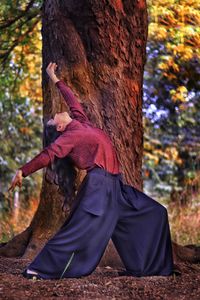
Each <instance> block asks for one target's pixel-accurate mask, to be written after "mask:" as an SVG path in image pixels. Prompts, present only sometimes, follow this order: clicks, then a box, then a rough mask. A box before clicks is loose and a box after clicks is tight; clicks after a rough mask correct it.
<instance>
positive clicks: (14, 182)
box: [8, 170, 22, 192]
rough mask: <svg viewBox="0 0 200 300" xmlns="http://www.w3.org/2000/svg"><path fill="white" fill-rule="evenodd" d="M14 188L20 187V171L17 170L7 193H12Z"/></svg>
mask: <svg viewBox="0 0 200 300" xmlns="http://www.w3.org/2000/svg"><path fill="white" fill-rule="evenodd" d="M16 186H19V187H20V188H21V187H22V170H17V172H16V174H15V176H14V177H13V179H12V182H11V185H10V187H9V189H8V191H12V192H13V191H14V189H15V187H16Z"/></svg>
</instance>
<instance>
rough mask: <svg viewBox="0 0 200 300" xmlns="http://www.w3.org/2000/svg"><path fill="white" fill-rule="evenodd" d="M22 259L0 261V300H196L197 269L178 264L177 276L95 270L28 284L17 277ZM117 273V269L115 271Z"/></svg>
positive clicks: (199, 267)
mask: <svg viewBox="0 0 200 300" xmlns="http://www.w3.org/2000/svg"><path fill="white" fill-rule="evenodd" d="M28 263H29V261H28V260H25V259H17V258H14V259H13V258H3V257H0V299H9V300H12V299H20V300H21V299H22V300H23V299H76V300H78V299H109V300H111V299H120V300H121V299H134V300H137V299H142V300H146V299H150V300H153V299H170V300H176V299H178V300H182V299H190V300H191V299H200V265H199V264H198V265H186V264H182V265H181V268H182V275H181V276H167V277H164V276H150V277H140V278H136V277H129V276H118V274H117V269H112V268H110V267H97V269H96V270H95V271H94V272H93V273H92V274H91V275H89V276H87V277H82V278H80V279H76V278H72V279H66V278H65V279H62V280H39V281H35V280H30V279H26V278H24V277H23V276H22V275H21V274H20V273H21V271H22V270H23V269H24V268H25V266H26V265H27V264H28ZM118 271H119V269H118Z"/></svg>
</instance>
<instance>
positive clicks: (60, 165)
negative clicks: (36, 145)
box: [44, 124, 77, 206]
mask: <svg viewBox="0 0 200 300" xmlns="http://www.w3.org/2000/svg"><path fill="white" fill-rule="evenodd" d="M60 134H61V132H58V131H57V130H56V126H55V125H47V124H46V125H45V126H44V144H45V145H44V146H45V147H47V146H48V145H49V144H51V143H53V142H54V141H55V139H56V138H58V137H59V136H60ZM45 177H46V180H47V181H49V182H51V183H55V184H57V185H58V186H59V191H60V192H61V193H62V194H63V195H64V197H65V200H64V205H66V204H69V206H71V203H72V201H73V198H74V196H75V191H76V183H75V181H76V177H77V171H76V169H75V166H74V163H73V161H72V159H71V158H70V157H68V156H66V157H64V158H57V157H55V159H54V162H53V163H52V164H51V165H49V166H48V167H47V171H46V176H45Z"/></svg>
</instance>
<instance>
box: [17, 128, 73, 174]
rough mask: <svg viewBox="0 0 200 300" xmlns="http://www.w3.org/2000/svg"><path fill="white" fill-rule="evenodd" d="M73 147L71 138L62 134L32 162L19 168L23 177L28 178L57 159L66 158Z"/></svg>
mask: <svg viewBox="0 0 200 300" xmlns="http://www.w3.org/2000/svg"><path fill="white" fill-rule="evenodd" d="M73 146H74V145H73V143H72V141H71V138H70V137H68V136H66V134H62V135H61V136H59V137H58V138H57V139H56V140H55V141H54V142H53V143H51V144H50V145H49V146H48V147H46V148H44V149H43V150H42V151H41V152H40V153H39V154H38V155H36V156H35V157H34V158H33V159H32V160H30V161H29V162H27V163H26V164H25V165H23V166H22V167H21V168H19V169H20V170H22V176H23V177H26V176H28V175H30V174H32V173H34V172H36V171H37V170H39V169H41V168H44V167H47V166H48V164H49V163H52V162H53V161H54V159H55V157H58V158H63V157H65V156H66V155H67V154H69V152H70V151H71V150H72V148H73Z"/></svg>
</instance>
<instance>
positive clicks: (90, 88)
mask: <svg viewBox="0 0 200 300" xmlns="http://www.w3.org/2000/svg"><path fill="white" fill-rule="evenodd" d="M147 26H148V22H147V8H146V2H145V1H144V0H138V1H137V0H132V1H128V0H107V1H106V0H102V1H99V0H79V1H75V0H68V1H64V0H60V1H57V0H46V1H44V3H43V7H42V39H43V49H42V56H43V65H42V89H43V99H44V107H43V108H44V111H43V113H44V117H46V116H47V115H50V114H54V113H55V112H56V111H60V110H65V109H66V106H65V104H64V101H63V100H62V98H61V96H60V94H59V92H58V91H57V88H56V87H55V85H54V84H53V83H52V82H51V80H49V78H48V75H47V74H46V67H47V65H48V63H49V62H50V61H53V62H56V63H57V65H58V67H59V71H58V77H59V78H60V79H63V80H65V82H66V83H67V84H68V85H69V86H70V87H71V88H72V90H73V91H74V92H75V94H77V96H78V97H79V99H80V101H81V102H83V106H84V108H85V110H86V113H87V114H88V116H89V118H90V119H91V121H93V123H94V124H96V125H97V126H99V127H100V128H102V129H103V130H105V131H106V132H107V133H108V134H109V136H110V138H111V139H112V141H113V144H114V146H115V148H116V150H117V153H118V158H119V160H120V163H121V167H122V169H121V172H122V174H123V175H124V179H125V181H126V182H127V183H128V184H131V185H134V186H135V187H137V188H139V189H142V176H141V167H142V155H143V146H142V145H143V127H142V93H143V90H142V84H143V71H144V64H145V61H146V41H147ZM83 176H84V172H80V178H83ZM80 178H79V181H80ZM57 189H58V188H57V186H55V185H53V184H49V183H47V182H46V181H45V179H43V187H42V192H41V200H40V205H39V207H38V210H37V212H36V214H35V216H34V218H33V220H32V222H31V224H30V226H29V228H28V229H27V230H26V231H24V232H23V233H21V234H20V235H18V236H17V237H15V240H18V241H19V243H18V247H17V248H16V249H15V250H16V251H14V250H13V248H12V244H13V240H14V239H13V240H12V241H10V242H8V243H7V244H6V245H5V246H3V247H1V249H0V255H5V256H22V255H23V258H30V259H32V258H33V257H34V256H35V255H36V254H37V253H38V251H39V250H40V249H41V247H42V246H43V245H44V243H45V242H46V241H47V240H48V239H49V238H50V237H51V236H52V235H53V234H54V233H55V232H56V231H57V230H58V228H59V227H60V226H61V224H62V223H63V222H64V219H65V218H66V216H64V215H62V213H61V201H60V200H62V199H61V198H60V196H59V194H58V192H57ZM49 216H51V217H49ZM15 242H16V241H15ZM20 245H21V246H20ZM9 251H10V252H9ZM13 251H14V252H15V255H14V254H13ZM105 264H112V265H118V266H119V265H121V261H120V259H119V257H118V255H117V253H116V251H115V249H114V247H113V245H112V243H109V247H108V248H107V251H106V252H105V255H104V257H103V259H102V261H101V265H105Z"/></svg>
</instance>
